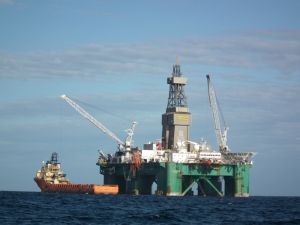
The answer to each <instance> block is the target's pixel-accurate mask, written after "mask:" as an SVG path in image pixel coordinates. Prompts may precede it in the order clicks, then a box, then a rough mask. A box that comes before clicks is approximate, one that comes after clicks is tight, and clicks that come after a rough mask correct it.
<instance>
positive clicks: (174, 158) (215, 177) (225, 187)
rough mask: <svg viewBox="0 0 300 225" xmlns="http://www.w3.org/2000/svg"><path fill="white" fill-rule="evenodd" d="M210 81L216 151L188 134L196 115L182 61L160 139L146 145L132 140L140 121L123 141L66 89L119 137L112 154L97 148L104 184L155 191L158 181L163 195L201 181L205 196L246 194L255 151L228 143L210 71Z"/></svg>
mask: <svg viewBox="0 0 300 225" xmlns="http://www.w3.org/2000/svg"><path fill="white" fill-rule="evenodd" d="M207 82H208V94H209V100H210V107H211V109H212V116H213V122H214V128H215V131H216V137H217V142H218V144H219V149H218V150H216V151H215V150H213V149H212V148H211V146H210V145H209V144H208V143H207V142H206V141H205V140H203V139H202V140H201V141H198V142H195V141H192V140H190V138H189V126H190V125H191V120H192V119H191V118H192V117H191V113H190V112H189V108H188V104H187V98H186V95H185V92H184V87H185V85H187V78H186V77H185V76H184V75H183V74H182V73H181V69H180V65H179V63H178V62H177V63H176V64H175V65H174V66H173V72H172V74H171V76H170V77H168V78H167V84H168V85H169V97H168V103H167V107H166V112H165V113H164V114H163V115H162V137H161V140H157V141H153V142H148V143H146V144H144V145H143V148H142V149H140V148H138V147H133V146H132V139H133V135H134V128H135V125H136V122H133V125H132V127H131V128H130V129H128V130H127V134H128V136H127V138H126V139H125V141H124V142H123V141H121V139H120V138H118V137H116V136H115V135H114V134H113V133H112V132H111V131H110V130H109V129H107V128H106V127H105V126H104V125H103V124H101V123H100V122H99V121H97V120H96V119H95V118H94V117H92V116H91V115H90V114H88V113H87V112H86V111H85V110H84V109H82V108H81V107H80V106H79V105H78V104H77V103H75V102H74V101H73V100H71V99H70V98H69V97H67V96H65V95H63V96H62V98H63V99H64V100H65V101H67V102H68V103H69V104H70V105H71V106H72V107H73V108H74V109H75V110H76V111H78V112H79V113H80V114H81V115H83V116H84V117H85V118H86V119H88V120H89V121H90V122H92V123H93V124H94V125H96V126H97V127H98V128H99V129H101V130H102V131H103V132H104V133H106V134H108V135H109V136H110V137H111V138H112V139H114V140H115V141H116V142H117V144H118V149H117V151H116V152H115V153H114V154H104V153H103V152H102V151H99V159H98V161H97V165H99V167H100V173H101V174H103V175H104V184H107V185H108V184H117V185H118V186H119V188H120V191H119V192H120V193H121V194H151V193H152V187H153V183H156V186H157V189H156V190H155V193H156V194H160V195H168V196H170V195H175V196H184V195H186V194H189V193H191V190H192V188H193V187H195V186H197V190H198V195H202V196H207V195H209V196H225V195H226V196H237V197H247V196H249V171H250V168H251V166H252V161H251V158H252V156H253V155H254V153H253V152H241V153H234V152H232V151H231V150H230V149H229V147H228V146H227V130H228V127H224V128H223V129H222V127H221V124H220V118H219V108H218V106H217V100H216V94H215V92H214V89H213V86H212V83H211V79H210V76H209V75H207ZM99 124H101V125H99Z"/></svg>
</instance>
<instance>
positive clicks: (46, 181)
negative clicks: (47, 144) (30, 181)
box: [34, 152, 119, 194]
mask: <svg viewBox="0 0 300 225" xmlns="http://www.w3.org/2000/svg"><path fill="white" fill-rule="evenodd" d="M34 181H35V182H36V183H37V185H38V186H39V188H40V189H41V191H42V192H64V193H82V194H117V193H118V192H119V187H118V185H96V184H73V183H71V182H70V181H69V180H68V179H67V178H66V174H65V173H63V172H62V171H61V165H60V163H59V162H58V154H57V153H56V152H53V153H52V155H51V159H50V160H49V161H47V162H46V164H44V163H43V165H42V168H41V169H40V170H38V171H37V173H36V176H35V177H34Z"/></svg>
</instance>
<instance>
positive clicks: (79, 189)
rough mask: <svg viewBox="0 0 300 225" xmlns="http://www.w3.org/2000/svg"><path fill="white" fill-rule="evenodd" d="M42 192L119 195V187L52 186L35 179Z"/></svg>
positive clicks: (92, 185) (89, 185)
mask: <svg viewBox="0 0 300 225" xmlns="http://www.w3.org/2000/svg"><path fill="white" fill-rule="evenodd" d="M34 181H35V182H36V183H37V185H38V186H39V188H40V189H41V191H42V192H63V193H82V194H118V193H119V187H118V185H96V184H52V183H47V182H46V181H45V180H43V179H39V178H37V177H35V178H34Z"/></svg>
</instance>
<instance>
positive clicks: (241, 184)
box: [234, 165, 249, 197]
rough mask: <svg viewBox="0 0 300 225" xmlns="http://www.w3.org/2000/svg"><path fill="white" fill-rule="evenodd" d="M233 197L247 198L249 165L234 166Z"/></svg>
mask: <svg viewBox="0 0 300 225" xmlns="http://www.w3.org/2000/svg"><path fill="white" fill-rule="evenodd" d="M234 181H235V191H234V196H235V197H249V165H236V166H235V168H234Z"/></svg>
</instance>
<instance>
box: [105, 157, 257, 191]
mask: <svg viewBox="0 0 300 225" xmlns="http://www.w3.org/2000/svg"><path fill="white" fill-rule="evenodd" d="M250 167H251V165H249V164H241V165H214V164H213V165H210V166H204V165H200V164H196V163H195V164H191V163H173V162H162V163H154V162H153V163H143V164H142V165H141V167H140V168H139V169H137V170H134V169H132V167H131V165H130V164H102V165H100V173H101V174H103V175H104V184H118V185H119V190H120V194H142V195H149V194H151V191H152V189H151V188H152V184H153V183H154V182H155V183H156V184H157V190H156V194H158V195H166V196H184V195H187V194H190V193H191V190H192V187H193V186H195V185H197V187H198V195H202V196H234V197H248V196H249V170H250Z"/></svg>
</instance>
